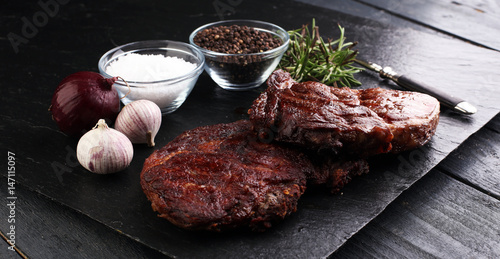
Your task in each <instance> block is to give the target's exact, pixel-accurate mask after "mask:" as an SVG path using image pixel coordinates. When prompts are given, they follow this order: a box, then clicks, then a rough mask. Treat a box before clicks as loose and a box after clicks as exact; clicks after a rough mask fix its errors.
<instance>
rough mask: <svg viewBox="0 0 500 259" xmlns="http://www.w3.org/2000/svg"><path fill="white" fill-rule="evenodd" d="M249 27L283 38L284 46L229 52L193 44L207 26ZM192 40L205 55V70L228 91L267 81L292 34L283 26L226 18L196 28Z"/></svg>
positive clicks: (249, 87) (191, 36)
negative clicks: (251, 51)
mask: <svg viewBox="0 0 500 259" xmlns="http://www.w3.org/2000/svg"><path fill="white" fill-rule="evenodd" d="M231 25H239V26H244V25H246V26H248V27H251V28H254V29H256V30H258V31H264V32H269V33H271V34H272V35H273V36H274V37H278V38H279V39H280V40H281V46H279V47H277V48H274V49H271V50H268V51H264V52H259V53H251V54H226V53H220V52H214V51H210V50H207V49H205V48H202V47H200V46H198V45H196V44H195V43H194V37H195V36H196V35H197V34H198V33H199V32H200V31H203V30H204V29H207V28H210V27H217V26H231ZM189 43H191V45H193V46H194V47H196V48H197V49H198V50H200V51H201V52H202V53H203V54H204V55H205V60H206V63H205V71H207V73H208V74H209V75H210V77H211V78H212V79H213V80H214V81H215V83H217V84H218V85H219V86H220V87H222V88H224V89H226V90H236V91H238V90H247V89H251V88H255V87H259V86H260V85H261V84H262V83H263V82H265V81H266V80H267V78H268V77H269V75H271V73H272V72H273V71H274V69H275V68H276V66H277V65H278V63H279V62H280V60H281V58H282V57H283V54H284V53H285V51H286V50H287V49H288V45H289V43H290V36H289V35H288V32H287V31H285V30H284V29H282V28H281V27H279V26H277V25H274V24H272V23H268V22H261V21H254V20H226V21H219V22H214V23H209V24H206V25H203V26H201V27H199V28H198V29H196V30H194V31H193V32H192V33H191V35H190V36H189Z"/></svg>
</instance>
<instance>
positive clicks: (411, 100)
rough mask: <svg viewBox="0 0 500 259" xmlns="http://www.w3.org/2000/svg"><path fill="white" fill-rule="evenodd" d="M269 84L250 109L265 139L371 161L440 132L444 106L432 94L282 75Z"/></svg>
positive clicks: (423, 141)
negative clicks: (344, 85)
mask: <svg viewBox="0 0 500 259" xmlns="http://www.w3.org/2000/svg"><path fill="white" fill-rule="evenodd" d="M267 84H268V86H269V87H268V88H267V89H266V91H265V92H263V93H262V94H261V95H260V96H259V97H258V98H257V99H256V100H255V101H254V103H253V105H252V107H251V109H250V110H249V114H250V120H251V121H252V122H253V123H254V125H255V127H256V130H258V131H259V132H260V133H259V134H260V137H261V138H267V139H274V140H277V141H280V142H287V143H293V144H296V145H300V146H303V147H306V148H309V149H314V150H322V149H331V150H334V151H335V152H344V153H350V154H357V155H360V156H370V155H375V154H380V153H387V152H389V151H392V152H395V153H397V152H401V151H404V150H408V149H413V148H415V147H418V146H421V145H423V144H425V143H426V142H427V141H428V140H429V139H430V137H431V136H432V135H433V134H434V132H435V130H436V127H437V122H438V118H439V102H438V101H437V100H436V99H435V98H433V97H431V96H429V95H426V94H421V93H415V92H405V91H397V90H385V89H380V88H374V89H367V90H354V89H349V88H335V87H329V86H326V85H324V84H321V83H317V82H304V83H297V82H295V81H294V80H293V79H292V78H291V77H290V75H289V74H288V73H287V72H284V71H282V70H277V71H275V72H274V73H273V74H272V75H271V76H270V77H269V79H268V81H267Z"/></svg>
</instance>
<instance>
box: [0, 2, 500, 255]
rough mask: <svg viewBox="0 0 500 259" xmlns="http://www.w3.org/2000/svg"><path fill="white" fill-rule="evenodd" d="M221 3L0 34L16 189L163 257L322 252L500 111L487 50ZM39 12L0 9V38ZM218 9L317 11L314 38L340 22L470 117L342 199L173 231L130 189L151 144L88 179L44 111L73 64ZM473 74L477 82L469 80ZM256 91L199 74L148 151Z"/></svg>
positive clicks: (314, 196)
mask: <svg viewBox="0 0 500 259" xmlns="http://www.w3.org/2000/svg"><path fill="white" fill-rule="evenodd" d="M232 3H233V4H234V5H235V6H233V8H232V9H228V10H226V12H224V13H221V12H217V10H216V9H215V8H214V6H213V3H211V2H207V3H204V4H199V5H196V6H191V5H189V6H187V5H188V3H187V2H175V3H170V4H168V5H163V4H159V3H155V2H149V5H147V4H144V2H141V3H140V4H138V3H135V2H133V1H128V2H124V3H123V2H120V4H117V3H115V2H113V1H107V2H102V3H99V4H98V5H97V4H92V3H73V2H70V3H68V4H67V5H64V6H61V8H60V10H59V12H58V15H56V16H54V17H53V18H51V19H50V21H49V22H48V24H47V25H46V26H44V27H43V28H41V29H40V31H39V32H38V34H37V35H36V37H33V38H32V39H30V40H29V42H28V43H26V44H23V45H22V46H21V48H20V50H19V52H18V53H17V54H14V52H13V51H12V49H11V46H9V43H8V42H7V40H6V39H5V38H0V42H1V44H2V45H1V46H2V51H1V52H0V53H3V55H5V56H6V60H11V63H10V65H9V66H2V67H1V68H0V82H2V86H3V88H2V89H3V91H4V94H3V95H1V96H0V98H1V102H0V105H1V107H2V111H3V112H2V114H1V121H2V125H3V126H2V127H0V146H1V147H2V150H4V153H5V152H6V151H7V150H10V151H12V152H15V153H16V155H17V157H18V160H17V168H18V169H17V172H18V173H17V176H16V180H17V182H18V184H19V185H22V186H26V188H28V189H30V190H33V191H35V192H38V193H41V194H43V195H45V196H47V197H50V198H51V199H54V200H56V201H58V202H59V203H61V204H63V205H65V206H68V207H69V208H72V209H74V210H76V211H78V212H80V213H82V214H83V215H86V216H88V217H90V218H92V219H94V220H95V221H97V222H99V223H101V224H103V225H106V226H108V227H110V228H112V229H115V230H116V231H118V232H120V233H123V234H124V235H126V236H128V237H130V238H131V239H133V240H136V241H138V242H141V243H143V244H146V245H147V246H150V247H152V248H154V249H156V250H158V251H161V252H162V253H164V254H166V255H170V256H178V257H190V258H196V257H201V258H206V257H242V256H243V257H274V258H276V257H290V256H292V257H311V256H313V257H323V256H327V255H329V254H330V253H332V252H333V251H335V250H336V249H337V248H338V247H340V246H341V245H342V244H343V243H344V242H345V241H346V240H347V239H348V238H349V237H351V236H352V235H353V234H354V233H356V232H357V231H358V230H359V229H361V228H362V227H363V226H364V225H366V224H367V223H368V222H369V221H370V220H372V219H373V218H374V217H375V216H377V215H378V214H379V213H380V212H381V211H382V210H383V209H384V208H385V207H386V206H387V205H388V204H389V203H390V202H391V201H393V200H394V199H395V198H396V197H397V196H398V195H400V194H401V192H403V191H404V190H406V189H407V188H408V187H409V186H411V185H412V184H413V183H414V182H415V181H417V180H418V179H420V178H421V177H422V176H423V175H425V174H426V173H427V172H428V171H429V170H430V169H432V168H433V167H434V166H435V165H436V164H437V163H439V162H440V161H441V160H442V159H443V158H444V157H445V156H446V155H447V154H449V153H450V152H451V151H452V150H454V149H455V148H457V147H458V146H459V145H460V143H462V142H463V141H464V140H465V139H467V138H468V137H469V136H470V135H471V134H472V133H474V132H475V131H477V130H478V129H479V128H481V127H482V126H483V125H484V124H486V123H487V122H488V121H489V120H490V119H491V118H492V117H493V116H494V115H495V114H497V113H498V111H499V109H500V106H499V104H498V103H497V99H498V96H499V89H498V88H497V87H495V84H496V82H498V81H499V79H500V75H499V74H498V73H496V72H497V71H498V70H497V69H496V68H497V67H499V65H500V54H498V53H496V52H492V51H489V50H486V49H482V48H478V47H475V46H472V45H470V44H467V43H464V42H461V41H458V40H453V39H449V38H442V37H438V36H436V35H433V34H427V33H423V32H419V31H416V30H413V29H402V28H397V27H391V26H388V25H386V24H380V23H377V22H375V21H370V20H365V19H360V18H358V17H354V16H350V15H346V14H342V13H338V12H334V11H331V10H327V9H321V8H316V7H312V6H309V5H304V4H300V3H295V2H285V1H279V2H273V3H270V2H264V1H262V2H255V1H253V2H251V3H250V2H238V3H237V2H232ZM21 7H22V8H21ZM38 10H39V7H38V6H37V5H36V4H29V3H25V4H23V5H19V6H18V5H15V6H13V4H6V5H5V6H4V7H3V8H2V10H1V11H0V12H2V13H1V14H2V15H0V17H1V18H0V19H1V20H0V24H1V31H2V35H3V34H7V33H8V32H9V31H19V30H20V28H21V26H22V24H21V22H20V21H21V20H20V18H19V17H22V16H24V15H26V13H27V14H32V13H36V12H37V11H38ZM131 10H133V12H132V11H131ZM118 14H119V15H118ZM221 16H223V18H249V17H250V18H253V19H259V20H266V21H269V22H274V23H277V24H279V25H281V26H283V27H285V28H289V29H292V28H298V27H300V26H301V25H302V24H303V23H307V22H309V21H310V20H311V19H312V18H313V17H316V18H317V22H318V23H319V24H321V25H322V29H321V30H322V34H323V35H331V36H332V37H335V36H336V35H338V31H337V29H336V25H337V23H341V24H342V26H344V27H346V28H347V32H348V33H347V37H348V39H349V40H352V41H354V40H357V41H360V45H359V50H360V52H361V53H362V54H363V56H364V57H366V58H370V59H372V60H374V61H378V62H380V63H382V64H391V65H393V66H394V67H395V68H397V69H399V70H400V71H401V72H402V73H407V74H411V75H413V76H416V77H417V78H419V79H421V80H423V81H425V82H428V83H431V84H435V85H437V86H439V87H442V88H443V89H444V90H445V91H452V92H454V93H455V94H457V95H459V96H464V97H467V98H468V100H469V101H470V102H471V103H473V104H475V105H477V106H478V108H479V112H478V113H477V114H476V115H474V116H472V117H464V116H461V115H458V114H454V113H450V112H449V111H447V110H443V113H442V117H441V120H440V125H439V127H438V131H437V133H436V136H435V137H434V138H433V139H432V141H431V142H430V143H429V144H428V145H426V146H425V147H423V148H421V149H419V150H415V151H412V152H407V153H404V154H401V155H399V156H381V157H378V158H376V159H374V160H373V161H371V163H372V170H371V174H369V175H366V176H364V177H360V178H357V179H356V180H355V181H353V182H352V183H351V184H350V185H349V186H347V188H345V190H343V193H342V194H339V195H329V194H327V193H325V192H323V191H316V192H314V191H312V190H310V191H308V193H307V194H306V195H305V196H304V198H303V199H302V200H301V202H300V206H299V210H298V212H297V213H296V214H294V215H292V216H291V217H290V218H288V219H287V220H286V221H284V222H283V223H282V224H279V225H277V226H275V227H274V228H272V229H271V230H270V231H268V232H266V233H261V234H255V233H242V232H238V233H226V234H213V233H200V232H188V231H184V230H181V229H178V228H175V227H173V226H172V225H171V224H170V223H169V222H167V221H165V220H163V219H160V218H158V217H156V215H155V213H153V211H152V210H151V208H150V204H149V202H148V201H147V200H146V198H145V196H144V194H143V193H142V190H141V189H140V186H139V172H140V170H141V168H142V163H143V161H144V159H145V158H146V157H147V156H149V154H150V153H151V152H152V149H150V148H147V147H144V146H140V145H137V146H136V147H135V157H134V160H133V162H132V164H131V166H130V168H128V169H127V170H125V171H124V172H121V173H118V174H114V175H107V176H100V175H93V174H90V173H88V172H86V171H85V170H84V169H83V168H82V167H80V166H79V165H78V164H77V162H76V159H75V148H76V143H77V140H76V139H71V138H68V137H66V136H64V135H63V134H62V133H60V132H59V131H58V130H57V127H56V125H55V124H54V123H53V122H52V121H51V119H50V114H49V113H48V112H47V108H48V106H49V103H50V99H51V95H52V92H53V90H54V89H55V87H56V85H57V83H58V82H59V81H60V80H61V79H62V78H63V77H64V76H66V75H68V74H70V73H72V72H76V71H80V70H93V71H95V70H96V64H97V60H98V59H99V57H100V56H101V55H102V53H104V52H105V51H107V50H108V49H110V48H112V47H113V46H114V45H116V44H123V43H127V42H130V41H136V40H144V39H171V40H181V41H187V38H188V35H189V33H190V32H191V30H192V29H194V28H196V27H198V26H199V25H201V24H204V23H206V22H210V21H214V20H218V19H220V18H221ZM138 21H140V22H138ZM61 35H66V36H65V37H61ZM54 39H58V40H54ZM457 53H460V55H457ZM359 78H360V80H362V81H363V82H364V87H374V86H381V87H394V86H393V85H391V84H388V83H387V82H381V81H380V80H379V79H378V78H377V77H375V76H373V74H370V73H365V74H362V75H360V76H359ZM478 80H479V81H481V82H482V84H480V85H477V84H476V83H477V82H478ZM471 85H474V86H475V87H471ZM262 89H263V88H260V89H256V90H254V91H250V92H227V91H224V90H221V89H219V88H218V87H216V86H215V85H214V83H213V82H212V81H211V79H210V78H208V76H207V75H206V74H203V75H202V76H201V77H200V79H199V81H198V84H197V87H196V88H195V90H194V91H193V93H192V94H191V96H190V97H189V98H188V100H187V101H186V103H185V104H184V105H183V106H182V107H181V108H180V109H179V110H178V111H177V112H175V113H174V114H171V115H167V116H165V117H164V121H163V123H162V128H161V131H160V133H159V135H158V136H157V139H156V143H157V148H159V147H161V146H163V145H165V144H166V143H168V141H170V140H171V139H173V138H174V137H175V136H177V135H178V134H180V133H181V132H182V131H184V130H187V129H191V128H194V127H197V126H201V125H207V124H215V123H221V122H231V121H235V120H237V119H241V118H245V117H246V115H245V110H246V109H248V107H249V106H250V104H251V102H252V101H253V99H255V98H256V97H257V96H258V94H259V92H260V91H262ZM2 174H3V175H4V174H5V172H4V171H2Z"/></svg>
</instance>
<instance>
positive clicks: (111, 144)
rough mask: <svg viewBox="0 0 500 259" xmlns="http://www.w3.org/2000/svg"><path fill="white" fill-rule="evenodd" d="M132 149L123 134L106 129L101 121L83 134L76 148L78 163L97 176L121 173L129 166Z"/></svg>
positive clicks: (105, 125)
mask: <svg viewBox="0 0 500 259" xmlns="http://www.w3.org/2000/svg"><path fill="white" fill-rule="evenodd" d="M133 156H134V149H133V146H132V143H131V142H130V140H129V139H128V138H127V136H125V135H124V134H123V133H121V132H119V131H117V130H114V129H111V128H109V127H108V125H107V124H106V122H105V121H104V120H103V119H100V120H99V122H97V124H96V126H95V127H94V128H93V129H92V130H90V131H88V132H87V133H85V135H83V136H82V137H81V138H80V140H79V141H78V145H77V147H76V157H77V159H78V162H80V164H81V165H82V166H83V167H85V169H87V170H89V171H91V172H93V173H97V174H109V173H115V172H118V171H122V170H124V169H125V168H127V167H128V166H129V165H130V162H132V157H133Z"/></svg>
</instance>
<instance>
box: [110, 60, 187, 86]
mask: <svg viewBox="0 0 500 259" xmlns="http://www.w3.org/2000/svg"><path fill="white" fill-rule="evenodd" d="M195 68H196V64H193V63H190V62H188V61H185V60H184V59H182V58H178V57H166V56H164V55H160V54H158V55H154V54H146V55H144V54H137V53H128V54H126V55H123V56H121V57H119V58H118V59H117V60H115V61H113V62H111V63H110V64H109V65H108V66H107V67H106V73H107V74H109V75H112V76H120V77H122V78H124V79H125V80H127V81H134V82H152V81H161V80H166V79H170V78H175V77H179V76H182V75H185V74H186V73H188V72H189V71H192V70H194V69H195Z"/></svg>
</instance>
